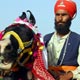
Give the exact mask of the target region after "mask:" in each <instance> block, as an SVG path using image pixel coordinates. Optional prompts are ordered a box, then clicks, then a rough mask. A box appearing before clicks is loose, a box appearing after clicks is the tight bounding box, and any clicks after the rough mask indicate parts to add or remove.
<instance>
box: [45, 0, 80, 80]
mask: <svg viewBox="0 0 80 80" xmlns="http://www.w3.org/2000/svg"><path fill="white" fill-rule="evenodd" d="M54 13H55V23H54V24H55V32H52V33H49V34H46V35H45V36H44V43H45V46H46V49H47V52H48V54H47V56H48V57H47V59H48V70H49V72H50V73H51V74H52V75H53V76H54V77H55V79H56V80H80V35H79V34H77V33H76V32H73V31H71V30H70V26H71V24H72V21H73V19H74V18H75V17H76V14H77V6H76V3H75V2H74V1H72V0H57V2H56V4H55V6H54ZM75 27H77V26H75Z"/></svg>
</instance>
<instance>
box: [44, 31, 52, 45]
mask: <svg viewBox="0 0 80 80" xmlns="http://www.w3.org/2000/svg"><path fill="white" fill-rule="evenodd" d="M53 34H54V32H52V33H49V34H46V35H45V36H44V38H43V39H44V43H45V46H47V43H48V42H49V40H50V39H51V37H52V35H53Z"/></svg>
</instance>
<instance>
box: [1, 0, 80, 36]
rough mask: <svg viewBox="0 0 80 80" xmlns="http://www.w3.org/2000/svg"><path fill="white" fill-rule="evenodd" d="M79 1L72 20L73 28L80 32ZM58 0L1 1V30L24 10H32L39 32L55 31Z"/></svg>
mask: <svg viewBox="0 0 80 80" xmlns="http://www.w3.org/2000/svg"><path fill="white" fill-rule="evenodd" d="M74 1H75V2H76V3H77V10H78V11H77V16H76V18H75V19H74V20H73V21H72V26H71V30H73V31H75V32H77V33H79V34H80V1H79V0H74ZM55 2H56V0H1V1H0V30H3V29H5V27H7V26H8V25H10V24H11V23H13V21H14V20H15V18H17V17H18V16H19V15H21V13H22V12H23V11H27V10H28V9H29V10H31V11H32V13H33V14H34V16H35V18H36V25H37V26H38V29H39V32H40V33H41V34H42V35H43V36H44V35H45V34H47V33H50V32H53V31H54V12H53V11H54V10H53V6H54V4H55Z"/></svg>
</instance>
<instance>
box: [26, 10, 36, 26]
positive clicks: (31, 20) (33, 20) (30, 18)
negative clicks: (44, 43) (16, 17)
mask: <svg viewBox="0 0 80 80" xmlns="http://www.w3.org/2000/svg"><path fill="white" fill-rule="evenodd" d="M27 12H29V13H30V17H29V22H30V23H31V24H33V25H35V24H36V20H35V17H34V16H33V14H32V12H31V11H30V10H27Z"/></svg>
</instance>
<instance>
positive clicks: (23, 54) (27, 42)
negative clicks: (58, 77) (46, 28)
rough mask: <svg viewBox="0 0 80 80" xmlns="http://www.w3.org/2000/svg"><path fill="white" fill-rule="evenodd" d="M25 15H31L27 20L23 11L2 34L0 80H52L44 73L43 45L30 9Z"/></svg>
mask: <svg viewBox="0 0 80 80" xmlns="http://www.w3.org/2000/svg"><path fill="white" fill-rule="evenodd" d="M27 12H29V13H30V17H29V19H28V18H27V15H26V13H25V12H23V13H22V15H21V16H19V17H18V18H17V19H16V20H15V21H14V23H13V24H11V25H9V26H8V27H6V28H5V29H4V31H2V37H1V40H0V75H1V77H0V78H1V79H2V80H38V79H39V80H47V79H48V78H49V79H48V80H54V78H53V77H52V76H51V75H50V74H49V73H48V72H47V70H46V68H45V65H44V61H43V59H42V51H43V48H44V43H43V42H42V41H41V35H40V33H38V32H37V26H36V25H35V24H36V20H35V17H34V16H33V14H32V12H31V11H30V10H28V11H27ZM40 67H41V70H40ZM42 71H43V72H42ZM40 72H41V73H40ZM42 73H44V74H45V76H46V77H45V76H44V75H43V74H42ZM44 77H45V78H46V79H45V78H44Z"/></svg>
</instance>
